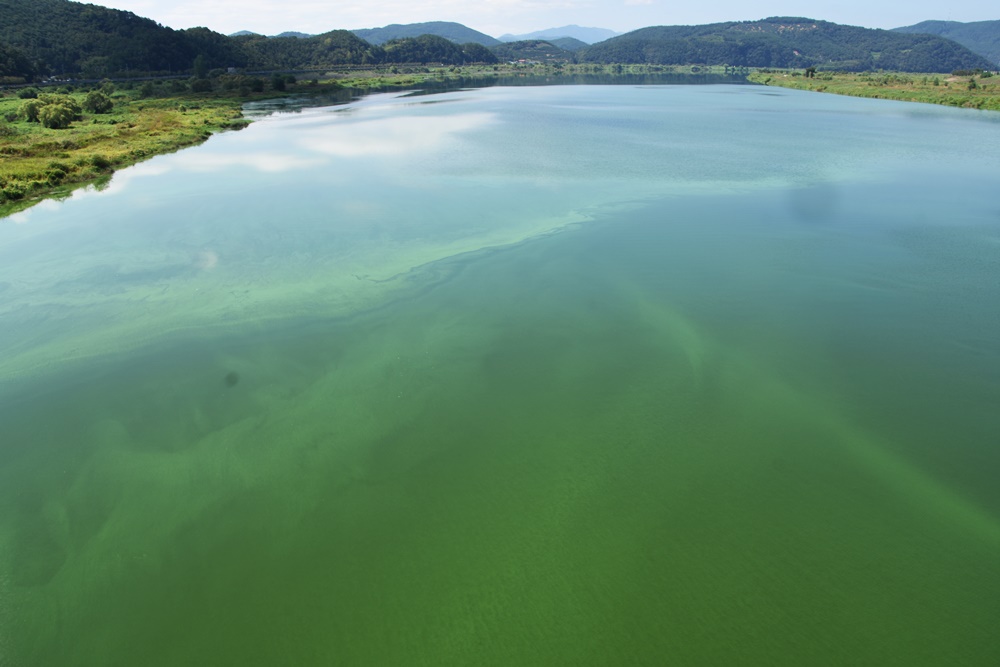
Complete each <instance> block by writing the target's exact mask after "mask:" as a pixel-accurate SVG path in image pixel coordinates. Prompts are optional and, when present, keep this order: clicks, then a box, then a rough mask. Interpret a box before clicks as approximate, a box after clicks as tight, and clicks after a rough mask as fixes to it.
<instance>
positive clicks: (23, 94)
mask: <svg viewBox="0 0 1000 667" xmlns="http://www.w3.org/2000/svg"><path fill="white" fill-rule="evenodd" d="M17 96H18V97H20V98H21V99H22V100H33V99H35V98H36V97H38V91H37V90H35V89H34V88H22V89H21V90H19V91H17Z"/></svg>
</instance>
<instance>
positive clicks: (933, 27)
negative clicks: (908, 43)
mask: <svg viewBox="0 0 1000 667" xmlns="http://www.w3.org/2000/svg"><path fill="white" fill-rule="evenodd" d="M893 30H894V31H896V32H903V33H908V34H927V35H937V36H938V37H944V38H946V39H950V40H952V41H954V42H958V43H959V44H961V45H962V46H964V47H965V48H967V49H969V50H970V51H972V52H974V53H978V54H979V55H981V56H983V57H984V58H986V59H988V60H990V61H991V62H992V63H993V64H994V65H997V64H1000V21H972V22H969V23H961V22H959V21H921V22H920V23H917V24H914V25H910V26H904V27H902V28H893Z"/></svg>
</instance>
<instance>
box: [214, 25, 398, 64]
mask: <svg viewBox="0 0 1000 667" xmlns="http://www.w3.org/2000/svg"><path fill="white" fill-rule="evenodd" d="M231 39H232V41H233V43H234V44H236V45H237V46H238V47H239V51H240V53H241V54H242V55H243V58H244V61H245V62H246V66H247V67H249V68H251V69H262V70H266V69H289V70H291V69H308V68H311V67H327V66H330V65H334V64H347V65H367V64H374V63H380V62H382V60H383V59H384V57H385V54H384V52H383V51H382V49H381V48H379V47H377V46H372V45H371V44H369V43H368V42H366V41H364V40H362V39H360V38H359V37H358V36H356V35H355V34H354V33H352V32H350V31H348V30H331V31H330V32H326V33H323V34H322V35H316V36H314V37H264V36H263V35H252V34H251V35H243V36H240V37H233V38H231Z"/></svg>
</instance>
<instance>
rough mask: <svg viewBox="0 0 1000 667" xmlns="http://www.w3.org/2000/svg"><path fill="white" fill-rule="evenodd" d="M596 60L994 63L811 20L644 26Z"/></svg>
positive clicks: (594, 55)
mask: <svg viewBox="0 0 1000 667" xmlns="http://www.w3.org/2000/svg"><path fill="white" fill-rule="evenodd" d="M579 58H580V59H581V60H582V61H584V62H595V63H647V64H659V65H690V64H699V65H736V66H745V67H803V68H805V67H818V68H826V69H839V70H847V71H866V70H875V69H883V70H894V71H901V72H951V71H953V70H956V69H977V68H982V69H989V68H991V67H992V66H993V65H991V63H990V62H989V61H988V60H986V59H985V58H983V57H982V56H980V55H978V54H976V53H973V52H972V51H970V50H969V49H967V48H966V47H964V46H962V45H961V44H958V43H956V42H953V41H951V40H948V39H945V38H943V37H937V36H934V35H918V34H913V35H911V34H905V33H901V32H894V31H890V30H873V29H869V28H858V27H854V26H847V25H839V24H837V23H829V22H827V21H816V20H813V19H807V18H797V17H796V18H788V17H774V18H768V19H763V20H761V21H741V22H728V23H713V24H709V25H698V26H659V27H653V28H642V29H640V30H636V31H634V32H630V33H626V34H624V35H620V36H618V37H613V38H611V39H609V40H606V41H604V42H600V43H598V44H595V45H593V46H591V47H590V48H588V49H586V50H584V51H582V52H581V53H580V55H579Z"/></svg>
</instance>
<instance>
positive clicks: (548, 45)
mask: <svg viewBox="0 0 1000 667" xmlns="http://www.w3.org/2000/svg"><path fill="white" fill-rule="evenodd" d="M492 50H493V53H495V54H496V55H497V57H498V58H499V59H500V60H504V61H513V60H531V61H534V62H542V63H548V62H569V61H571V60H573V54H572V53H570V52H569V51H565V50H563V49H561V48H559V47H558V46H556V45H555V44H553V43H552V42H546V41H544V40H541V39H526V40H522V41H520V42H507V43H505V44H500V45H499V46H495V47H493V49H492Z"/></svg>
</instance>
